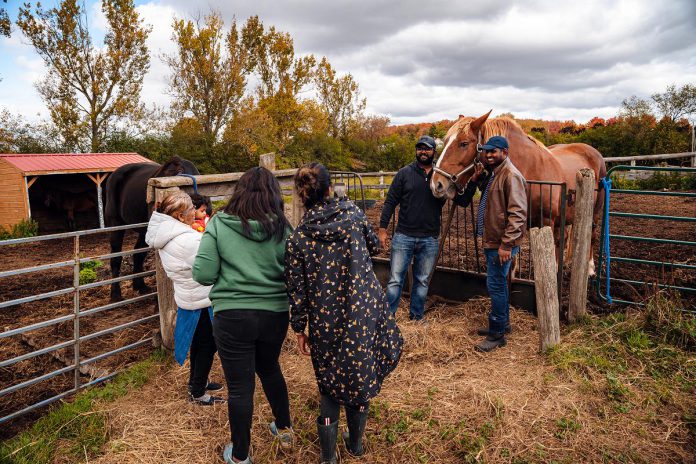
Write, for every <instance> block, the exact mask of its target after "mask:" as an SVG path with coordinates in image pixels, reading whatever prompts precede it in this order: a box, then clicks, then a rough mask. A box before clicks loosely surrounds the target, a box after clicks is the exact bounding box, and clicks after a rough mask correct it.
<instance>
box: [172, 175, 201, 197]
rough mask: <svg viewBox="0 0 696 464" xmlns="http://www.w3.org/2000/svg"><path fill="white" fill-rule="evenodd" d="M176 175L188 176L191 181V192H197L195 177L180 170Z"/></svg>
mask: <svg viewBox="0 0 696 464" xmlns="http://www.w3.org/2000/svg"><path fill="white" fill-rule="evenodd" d="M177 176H183V177H188V178H189V179H191V180H192V181H193V193H196V194H197V193H198V183H197V182H196V177H195V176H192V175H191V174H184V173H183V172H180V173H179V174H177Z"/></svg>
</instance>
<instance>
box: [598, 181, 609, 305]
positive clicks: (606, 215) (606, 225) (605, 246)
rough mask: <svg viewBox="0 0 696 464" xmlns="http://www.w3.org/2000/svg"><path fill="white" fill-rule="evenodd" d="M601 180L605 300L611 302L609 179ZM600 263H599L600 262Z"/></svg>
mask: <svg viewBox="0 0 696 464" xmlns="http://www.w3.org/2000/svg"><path fill="white" fill-rule="evenodd" d="M600 181H601V182H602V188H603V189H604V195H606V200H605V206H604V236H603V237H602V249H603V251H604V263H605V266H604V267H605V270H606V274H607V301H608V302H609V304H612V300H611V287H610V280H609V278H610V268H611V253H610V250H609V196H610V195H609V192H610V191H611V179H607V178H606V177H602V178H601V179H600ZM600 265H601V263H600Z"/></svg>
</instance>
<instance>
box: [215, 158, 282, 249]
mask: <svg viewBox="0 0 696 464" xmlns="http://www.w3.org/2000/svg"><path fill="white" fill-rule="evenodd" d="M224 211H225V213H227V214H232V215H234V216H238V217H239V219H241V220H242V230H243V231H244V233H245V234H246V235H250V233H251V228H250V227H249V221H250V220H254V221H258V222H259V223H261V226H262V227H263V230H264V232H265V234H266V239H270V238H275V240H276V241H278V242H280V241H281V240H283V238H284V237H285V230H286V229H288V228H289V227H290V224H289V223H288V220H287V219H286V218H285V207H284V204H283V195H282V193H281V191H280V184H279V183H278V179H276V178H275V177H274V176H273V174H272V173H271V171H269V170H268V169H266V168H262V167H257V168H251V169H249V170H248V171H247V172H245V173H244V174H243V175H242V177H240V178H239V181H238V182H237V185H236V186H235V188H234V193H232V197H231V198H230V201H229V202H228V203H227V206H225V209H224Z"/></svg>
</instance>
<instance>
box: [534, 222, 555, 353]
mask: <svg viewBox="0 0 696 464" xmlns="http://www.w3.org/2000/svg"><path fill="white" fill-rule="evenodd" d="M529 242H530V245H531V249H532V262H533V263H534V290H535V293H536V307H537V317H538V319H539V343H540V347H541V351H546V350H547V349H548V348H550V347H552V346H554V345H557V344H558V343H560V341H561V329H560V325H559V321H558V317H559V315H558V313H559V311H558V286H557V285H556V252H555V249H556V247H555V244H554V240H553V232H551V227H549V226H546V227H543V228H541V229H540V228H538V227H534V228H532V229H531V230H530V231H529Z"/></svg>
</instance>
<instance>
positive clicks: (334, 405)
mask: <svg viewBox="0 0 696 464" xmlns="http://www.w3.org/2000/svg"><path fill="white" fill-rule="evenodd" d="M369 407H370V402H369V401H368V402H367V403H365V404H361V405H360V406H348V405H345V409H346V415H348V409H352V410H354V411H361V412H362V411H367V410H368V409H369ZM340 412H341V405H340V404H339V403H338V402H337V401H335V400H334V399H333V398H331V397H330V396H328V395H321V403H320V412H319V415H320V417H321V421H322V423H323V424H324V425H330V424H333V423H334V422H336V421H337V420H338V416H339V414H340Z"/></svg>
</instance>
